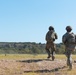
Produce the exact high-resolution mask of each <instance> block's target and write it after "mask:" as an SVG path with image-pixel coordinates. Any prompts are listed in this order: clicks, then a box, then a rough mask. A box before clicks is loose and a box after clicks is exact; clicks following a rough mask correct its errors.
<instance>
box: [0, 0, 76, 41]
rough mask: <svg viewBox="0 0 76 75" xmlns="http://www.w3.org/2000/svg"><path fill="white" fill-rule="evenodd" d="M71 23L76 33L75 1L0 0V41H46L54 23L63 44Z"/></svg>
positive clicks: (59, 39)
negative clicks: (63, 37) (49, 29)
mask: <svg viewBox="0 0 76 75" xmlns="http://www.w3.org/2000/svg"><path fill="white" fill-rule="evenodd" d="M68 25H70V26H71V27H72V28H73V30H72V32H74V33H76V0H0V42H36V43H46V41H45V35H46V33H47V31H48V28H49V26H53V27H54V28H55V32H56V33H57V35H58V39H57V40H56V41H55V43H61V42H62V36H63V34H64V33H65V32H66V30H65V28H66V26H68Z"/></svg>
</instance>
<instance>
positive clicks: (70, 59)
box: [62, 29, 75, 69]
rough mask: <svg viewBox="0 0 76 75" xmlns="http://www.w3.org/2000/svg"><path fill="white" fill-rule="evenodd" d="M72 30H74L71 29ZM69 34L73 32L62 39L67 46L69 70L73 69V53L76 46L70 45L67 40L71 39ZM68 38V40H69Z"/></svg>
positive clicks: (66, 53)
mask: <svg viewBox="0 0 76 75" xmlns="http://www.w3.org/2000/svg"><path fill="white" fill-rule="evenodd" d="M71 30H72V29H71ZM69 33H71V32H66V33H65V34H64V35H63V37H62V42H63V43H64V45H65V55H66V57H67V66H69V69H72V52H73V51H74V49H75V44H73V43H69V42H68V41H67V39H69V35H68V34H69ZM67 37H68V38H67Z"/></svg>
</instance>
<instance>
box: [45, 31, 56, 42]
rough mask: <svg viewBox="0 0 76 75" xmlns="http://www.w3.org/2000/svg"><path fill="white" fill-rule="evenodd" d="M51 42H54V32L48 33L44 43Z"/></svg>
mask: <svg viewBox="0 0 76 75" xmlns="http://www.w3.org/2000/svg"><path fill="white" fill-rule="evenodd" d="M48 40H51V41H54V40H55V32H54V31H48V33H47V34H46V41H48Z"/></svg>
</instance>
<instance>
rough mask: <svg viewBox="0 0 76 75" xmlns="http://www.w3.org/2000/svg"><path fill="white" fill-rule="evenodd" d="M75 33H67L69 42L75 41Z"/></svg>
mask: <svg viewBox="0 0 76 75" xmlns="http://www.w3.org/2000/svg"><path fill="white" fill-rule="evenodd" d="M75 38H76V37H75V34H74V33H67V39H66V40H67V43H75V42H76V39H75Z"/></svg>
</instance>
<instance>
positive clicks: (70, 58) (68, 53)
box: [65, 50, 72, 69]
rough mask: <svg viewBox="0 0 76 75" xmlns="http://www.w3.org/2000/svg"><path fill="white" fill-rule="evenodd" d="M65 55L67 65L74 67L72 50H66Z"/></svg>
mask: <svg viewBox="0 0 76 75" xmlns="http://www.w3.org/2000/svg"><path fill="white" fill-rule="evenodd" d="M65 55H66V57H67V66H69V68H70V69H72V50H66V53H65Z"/></svg>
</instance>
